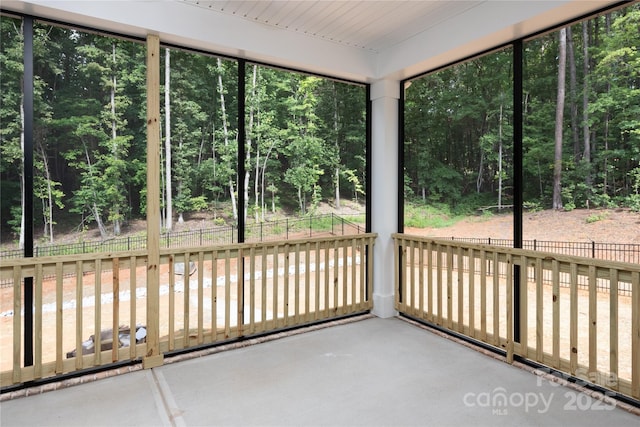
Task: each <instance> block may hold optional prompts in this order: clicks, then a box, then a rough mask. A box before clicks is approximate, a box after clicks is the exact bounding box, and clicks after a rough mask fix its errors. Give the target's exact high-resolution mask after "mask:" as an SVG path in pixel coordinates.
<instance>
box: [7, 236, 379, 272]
mask: <svg viewBox="0 0 640 427" xmlns="http://www.w3.org/2000/svg"><path fill="white" fill-rule="evenodd" d="M377 236H378V235H377V233H360V234H347V235H344V236H342V235H341V236H321V237H304V238H300V239H289V240H272V241H264V242H249V243H231V244H224V245H206V246H193V247H179V248H162V249H160V255H171V254H176V253H177V254H184V253H198V252H212V251H218V252H221V251H227V250H230V251H237V250H248V249H251V248H273V247H276V246H286V245H288V246H295V245H306V244H307V243H309V244H314V243H315V242H340V241H351V240H367V239H372V238H373V239H375V238H376V237H377ZM146 256H147V250H145V249H139V250H135V251H126V252H103V253H100V252H93V253H86V254H76V255H54V256H46V257H34V258H12V259H6V260H2V261H0V270H3V271H6V270H10V269H13V267H23V266H30V265H47V264H56V263H63V264H72V263H75V262H77V261H81V262H83V261H95V260H98V259H102V260H108V259H109V260H110V259H114V258H121V259H122V258H130V257H137V258H141V259H144V258H146Z"/></svg>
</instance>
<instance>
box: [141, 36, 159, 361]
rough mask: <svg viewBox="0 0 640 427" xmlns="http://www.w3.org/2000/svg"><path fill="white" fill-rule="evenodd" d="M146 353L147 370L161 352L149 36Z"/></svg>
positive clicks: (154, 52) (154, 56) (155, 82)
mask: <svg viewBox="0 0 640 427" xmlns="http://www.w3.org/2000/svg"><path fill="white" fill-rule="evenodd" d="M147 254H148V261H147V352H146V354H145V357H144V359H143V361H142V362H143V366H144V368H145V369H149V368H154V367H156V366H161V365H162V364H163V359H164V357H163V355H162V354H161V353H160V37H158V36H157V35H149V36H147Z"/></svg>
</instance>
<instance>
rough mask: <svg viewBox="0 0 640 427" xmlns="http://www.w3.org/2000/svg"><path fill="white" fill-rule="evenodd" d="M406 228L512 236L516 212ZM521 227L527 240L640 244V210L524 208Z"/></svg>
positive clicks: (422, 232)
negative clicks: (427, 226) (539, 209)
mask: <svg viewBox="0 0 640 427" xmlns="http://www.w3.org/2000/svg"><path fill="white" fill-rule="evenodd" d="M405 231H406V232H407V233H411V234H420V235H425V236H432V237H476V238H487V237H491V238H492V239H513V215H512V214H494V215H486V216H478V217H472V218H469V219H465V220H462V221H460V222H458V223H456V224H454V225H452V226H450V227H446V228H424V229H415V228H411V229H409V228H407V229H406V230H405ZM522 231H523V238H524V239H525V240H533V239H537V240H551V241H564V242H591V241H595V242H599V243H636V244H640V213H638V212H632V211H631V210H629V209H591V210H588V209H575V210H573V211H568V212H565V211H556V210H545V211H539V212H525V213H524V214H523V224H522Z"/></svg>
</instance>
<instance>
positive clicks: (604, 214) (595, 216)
mask: <svg viewBox="0 0 640 427" xmlns="http://www.w3.org/2000/svg"><path fill="white" fill-rule="evenodd" d="M608 216H609V214H608V213H607V212H601V213H597V214H592V215H589V216H588V217H587V219H586V221H587V224H592V223H594V222H598V221H602V220H603V219H607V217H608Z"/></svg>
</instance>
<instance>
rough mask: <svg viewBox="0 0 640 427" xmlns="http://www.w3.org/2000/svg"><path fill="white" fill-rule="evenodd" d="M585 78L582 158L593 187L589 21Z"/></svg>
mask: <svg viewBox="0 0 640 427" xmlns="http://www.w3.org/2000/svg"><path fill="white" fill-rule="evenodd" d="M582 43H583V46H582V50H583V56H584V59H583V63H582V67H583V74H584V77H583V80H582V138H583V141H582V148H583V151H582V160H583V161H584V162H586V163H587V166H588V167H587V173H586V176H585V180H584V182H585V184H586V185H587V187H588V188H591V140H590V137H591V130H590V129H589V23H588V21H584V22H582Z"/></svg>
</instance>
